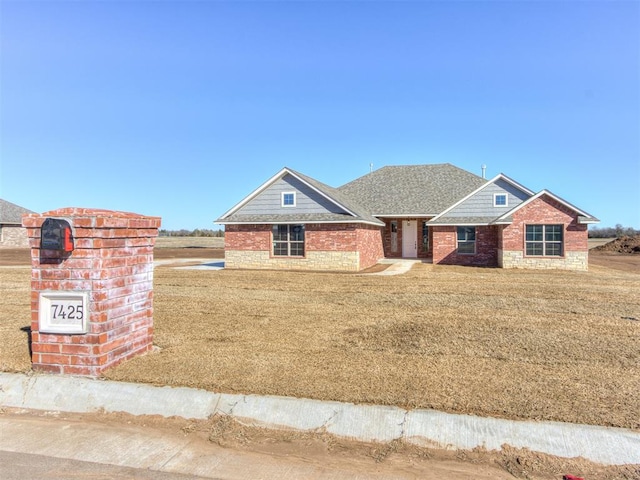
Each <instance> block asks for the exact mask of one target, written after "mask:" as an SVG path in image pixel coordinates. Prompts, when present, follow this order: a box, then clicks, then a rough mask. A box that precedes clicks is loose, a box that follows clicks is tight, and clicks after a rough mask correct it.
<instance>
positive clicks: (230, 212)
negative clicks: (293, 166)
mask: <svg viewBox="0 0 640 480" xmlns="http://www.w3.org/2000/svg"><path fill="white" fill-rule="evenodd" d="M287 174H288V175H291V176H292V177H294V178H295V179H296V180H298V181H300V182H302V183H304V184H305V185H306V186H307V187H309V188H310V189H311V190H313V191H314V192H317V193H318V194H319V195H321V196H323V197H324V198H326V199H327V200H329V201H330V202H331V203H333V204H334V205H336V206H338V207H340V208H341V209H342V210H344V211H345V212H347V213H348V214H349V215H351V216H352V217H357V215H356V214H355V213H353V212H352V211H351V210H349V209H348V208H347V207H345V206H344V205H342V204H340V203H338V202H336V201H335V200H334V199H333V198H331V197H329V196H328V195H327V194H325V193H324V192H322V191H320V190H318V189H317V188H316V187H314V186H313V185H311V184H310V183H309V182H305V181H304V179H302V178H300V177H299V176H298V175H296V174H295V173H294V172H292V171H291V170H289V169H288V168H287V167H284V168H283V169H282V170H280V171H279V172H278V173H276V174H275V175H274V176H273V177H271V178H270V179H269V180H267V181H266V182H264V183H263V184H262V185H260V186H259V187H258V188H257V189H255V190H254V191H253V192H251V193H250V194H249V195H248V196H246V197H245V198H244V199H243V200H242V201H240V203H238V204H236V205H235V206H234V207H232V208H231V209H230V210H228V211H227V212H225V213H224V215H222V216H221V217H220V220H224V219H225V218H227V217H229V216H231V215H233V214H234V213H235V212H237V211H238V210H240V209H241V208H242V207H244V206H245V205H246V204H247V203H249V202H250V201H251V200H253V199H254V198H255V197H257V196H258V195H259V194H260V193H262V192H263V191H264V190H266V189H267V188H269V187H270V186H271V185H272V184H273V183H275V182H276V181H278V180H280V179H281V178H283V177H284V176H285V175H287ZM219 223H222V222H219Z"/></svg>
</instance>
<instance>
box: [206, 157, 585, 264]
mask: <svg viewBox="0 0 640 480" xmlns="http://www.w3.org/2000/svg"><path fill="white" fill-rule="evenodd" d="M596 222H598V219H596V218H595V217H593V216H592V215H590V214H588V213H586V212H584V211H583V210H580V209H579V208H577V207H575V206H573V205H571V204H570V203H569V202H567V201H565V200H563V199H562V198H560V197H558V196H557V195H554V194H553V193H551V192H549V191H547V190H542V191H540V192H538V193H535V192H533V191H531V190H529V189H528V188H526V187H524V186H522V185H520V184H519V183H518V182H516V181H514V180H512V179H510V178H509V177H507V176H506V175H503V174H500V175H497V176H496V177H494V178H492V179H490V180H486V179H484V178H482V177H479V176H477V175H474V174H473V173H470V172H467V171H466V170H463V169H460V168H458V167H455V166H453V165H451V164H436V165H411V166H389V167H383V168H380V169H378V170H376V171H373V172H371V173H369V174H368V175H365V176H363V177H360V178H358V179H356V180H354V181H352V182H349V183H347V184H345V185H343V186H341V187H339V188H333V187H330V186H328V185H325V184H323V183H321V182H318V181H317V180H315V179H313V178H310V177H307V176H305V175H303V174H301V173H298V172H296V171H294V170H292V169H290V168H286V167H285V168H283V169H282V170H281V171H280V172H278V173H277V174H276V175H274V176H273V177H271V178H270V179H269V180H267V181H266V182H265V183H264V184H262V185H261V186H260V187H259V188H258V189H256V190H255V191H254V192H253V193H251V194H250V195H249V196H247V197H246V198H245V199H244V200H242V201H241V202H240V203H238V204H237V205H236V206H234V207H233V208H232V209H231V210H229V211H228V212H226V213H225V214H224V215H222V216H221V217H220V218H219V219H217V220H216V223H220V224H223V225H225V262H226V268H267V269H286V270H294V269H299V270H341V271H359V270H362V269H365V268H368V267H370V266H372V265H375V264H376V263H377V262H378V261H379V260H380V259H382V258H385V257H386V258H423V259H431V260H432V261H433V263H434V264H450V265H473V266H484V267H502V268H557V269H569V270H586V269H587V266H588V264H587V259H588V247H587V227H588V225H589V224H590V223H596Z"/></svg>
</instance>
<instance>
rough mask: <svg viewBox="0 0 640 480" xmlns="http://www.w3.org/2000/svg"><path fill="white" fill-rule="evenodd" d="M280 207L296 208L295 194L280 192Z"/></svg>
mask: <svg viewBox="0 0 640 480" xmlns="http://www.w3.org/2000/svg"><path fill="white" fill-rule="evenodd" d="M282 206H283V207H295V206H296V192H282Z"/></svg>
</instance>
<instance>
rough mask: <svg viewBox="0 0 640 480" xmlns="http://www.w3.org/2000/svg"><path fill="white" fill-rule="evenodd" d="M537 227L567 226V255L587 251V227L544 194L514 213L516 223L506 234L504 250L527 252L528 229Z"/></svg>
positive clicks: (565, 246) (575, 215) (508, 227)
mask: <svg viewBox="0 0 640 480" xmlns="http://www.w3.org/2000/svg"><path fill="white" fill-rule="evenodd" d="M533 224H546V225H549V224H561V225H564V226H565V228H564V252H570V251H579V252H586V251H587V250H588V248H589V247H588V246H587V236H588V235H587V225H581V224H579V223H578V217H577V214H576V213H575V212H574V211H572V210H570V209H568V208H567V207H565V206H564V205H562V204H561V203H558V202H556V201H555V200H553V199H552V198H550V197H548V196H546V195H543V196H541V197H540V198H537V199H536V200H534V201H533V202H531V203H530V204H528V205H525V206H524V207H522V208H521V209H520V210H518V211H517V212H516V213H514V214H513V222H512V223H511V224H510V225H506V226H505V227H504V229H503V233H502V248H503V249H504V250H506V251H524V249H525V245H524V243H525V235H524V234H525V226H526V225H533Z"/></svg>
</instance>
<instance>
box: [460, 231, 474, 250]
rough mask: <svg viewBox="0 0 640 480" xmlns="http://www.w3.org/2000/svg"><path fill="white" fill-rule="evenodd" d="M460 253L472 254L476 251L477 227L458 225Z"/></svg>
mask: <svg viewBox="0 0 640 480" xmlns="http://www.w3.org/2000/svg"><path fill="white" fill-rule="evenodd" d="M457 230H458V231H457V238H458V253H461V254H463V255H472V254H474V253H476V227H458V229H457Z"/></svg>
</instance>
